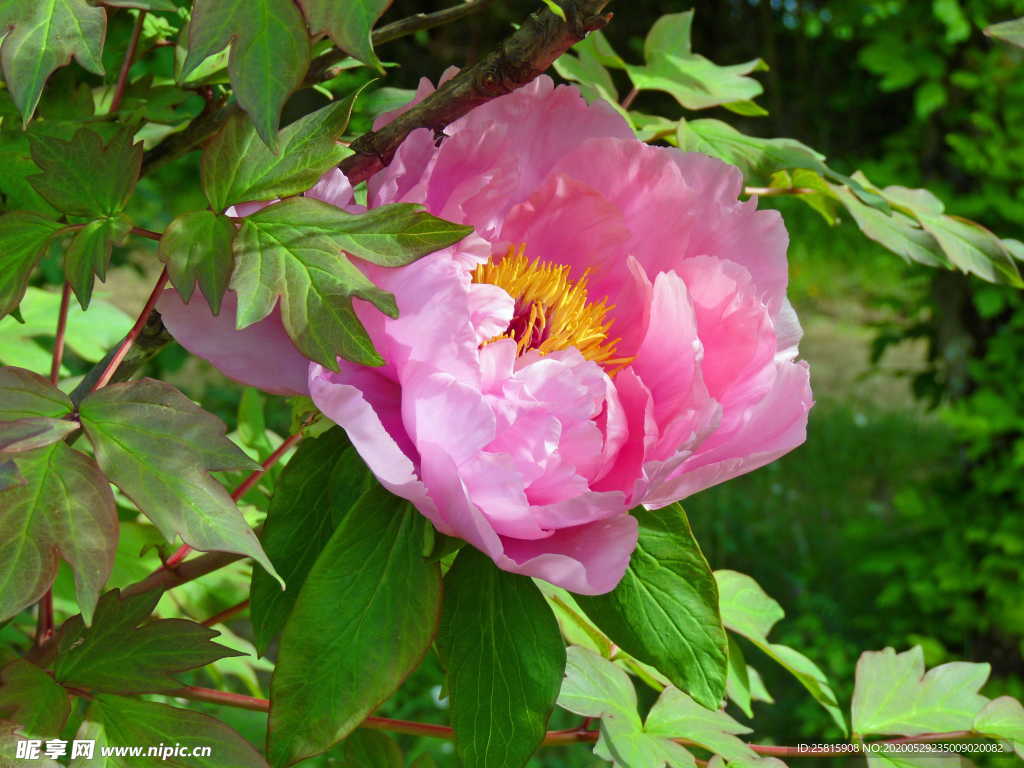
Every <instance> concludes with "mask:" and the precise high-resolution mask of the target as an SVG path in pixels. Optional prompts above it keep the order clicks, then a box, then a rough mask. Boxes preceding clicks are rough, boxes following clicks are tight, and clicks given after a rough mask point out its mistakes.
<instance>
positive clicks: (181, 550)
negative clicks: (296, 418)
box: [164, 432, 302, 568]
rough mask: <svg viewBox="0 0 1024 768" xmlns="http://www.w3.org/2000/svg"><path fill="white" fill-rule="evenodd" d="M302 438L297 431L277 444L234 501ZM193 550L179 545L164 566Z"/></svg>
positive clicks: (233, 494) (182, 558)
mask: <svg viewBox="0 0 1024 768" xmlns="http://www.w3.org/2000/svg"><path fill="white" fill-rule="evenodd" d="M301 439H302V432H296V433H295V434H294V435H292V436H291V437H289V438H288V439H287V440H285V441H284V442H283V443H281V444H280V445H279V446H277V449H276V450H275V451H274V452H273V453H272V454H270V455H269V456H268V457H267V458H266V459H265V460H264V462H263V464H261V465H260V468H259V469H257V470H255V471H253V473H252V474H251V475H249V476H248V477H247V478H245V480H243V481H242V482H241V484H240V485H239V486H238V487H237V488H235V490H234V491H232V492H231V499H232V501H238V500H239V499H240V498H242V497H243V496H245V494H247V493H248V492H249V491H250V489H251V488H252V487H253V486H254V485H256V483H258V482H259V481H260V478H261V477H263V473H264V472H266V471H267V470H268V469H270V468H271V467H272V466H274V464H276V463H277V461H278V460H279V459H280V458H281V457H282V456H284V454H285V453H287V451H288V449H289V448H291V447H292V446H293V445H295V444H296V443H297V442H299V440H301ZM191 551H192V547H190V546H189V545H188V544H182V545H181V546H180V547H178V550H177V551H176V552H175V553H174V554H173V555H171V556H170V557H168V558H167V560H166V561H164V568H174V567H175V566H176V565H178V563H180V562H181V561H182V560H184V559H185V558H186V557H187V556H188V553H189V552H191Z"/></svg>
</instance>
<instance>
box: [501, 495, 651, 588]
mask: <svg viewBox="0 0 1024 768" xmlns="http://www.w3.org/2000/svg"><path fill="white" fill-rule="evenodd" d="M637 535H638V534H637V522H636V518H634V517H632V516H631V515H628V514H621V515H619V516H617V517H613V518H610V519H608V520H602V521H600V522H596V523H588V524H587V525H581V526H579V527H577V528H563V529H562V530H560V531H558V532H557V533H555V534H554V535H553V536H552V537H551V538H549V539H543V540H541V541H520V540H517V539H502V543H503V544H504V550H505V552H504V554H505V558H502V559H499V560H497V561H496V562H497V563H498V567H499V568H503V569H504V570H506V571H512V572H513V573H521V574H524V575H526V576H533V577H535V578H538V579H544V580H545V581H548V582H551V583H552V584H555V585H557V586H559V587H564V588H565V589H568V590H569V591H570V592H576V593H577V594H580V595H601V594H604V593H605V592H610V591H611V590H613V589H614V588H615V585H616V584H618V583H619V581H621V580H622V575H623V574H624V573H625V572H626V568H627V567H628V566H629V558H630V555H632V553H633V550H634V549H636V541H637Z"/></svg>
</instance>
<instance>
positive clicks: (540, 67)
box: [339, 0, 611, 184]
mask: <svg viewBox="0 0 1024 768" xmlns="http://www.w3.org/2000/svg"><path fill="white" fill-rule="evenodd" d="M608 2H609V0H569V1H568V2H565V4H564V6H563V8H564V10H565V14H566V18H567V21H562V20H561V19H559V18H558V17H557V16H555V14H553V13H552V12H551V11H549V10H548V9H547V8H542V9H540V10H539V11H537V12H535V13H533V14H531V15H530V16H529V17H528V18H527V19H526V21H524V22H523V25H522V26H521V27H520V28H519V29H518V30H516V31H515V32H514V33H513V34H512V35H511V36H509V37H508V38H507V39H506V40H504V41H503V42H502V43H501V44H500V45H499V46H498V47H497V49H495V50H494V51H492V52H491V53H489V54H487V56H485V57H484V58H483V59H481V60H480V61H479V62H477V63H476V64H474V65H473V66H472V67H469V68H468V69H464V70H462V71H461V72H460V73H459V74H457V75H456V76H455V77H453V78H452V79H451V80H449V81H448V82H447V83H445V84H444V85H442V86H441V87H440V88H438V89H437V90H436V91H435V92H434V93H432V94H431V95H430V96H428V97H427V98H426V99H424V100H423V101H422V102H420V103H419V104H417V105H416V106H415V107H413V108H412V109H410V110H408V111H407V112H405V113H403V114H402V115H400V116H399V117H397V118H395V119H394V120H393V121H391V122H390V123H388V124H387V125H386V126H384V127H383V128H381V129H380V130H379V131H371V132H370V133H367V134H364V135H363V136H360V137H359V138H358V139H356V140H355V141H354V142H352V144H351V145H350V146H351V148H352V150H354V152H355V154H353V155H351V156H350V157H348V158H346V159H345V160H344V161H343V162H342V163H341V165H340V166H339V167H340V168H341V170H342V171H344V173H345V175H346V176H348V179H349V181H350V182H351V183H352V184H357V183H358V182H360V181H364V180H366V179H368V178H370V177H371V176H372V175H373V174H375V173H376V172H377V171H379V170H380V169H381V168H384V167H385V166H386V165H387V164H388V163H390V162H391V158H392V157H394V154H395V151H396V150H397V149H398V147H399V146H400V145H401V143H402V142H403V141H405V137H406V136H408V135H409V134H410V133H411V132H412V131H414V130H416V129H417V128H430V129H431V130H433V131H434V133H435V134H437V135H439V136H440V135H441V132H442V131H443V130H444V128H445V126H447V125H448V124H449V123H451V122H453V121H455V120H457V119H459V118H460V117H462V116H463V115H465V114H466V113H467V112H469V111H470V110H472V109H473V108H474V107H478V106H480V105H481V104H484V103H486V102H488V101H490V100H491V99H495V98H497V97H498V96H504V95H505V94H507V93H511V92H512V91H514V90H516V89H517V88H520V87H522V86H524V85H526V84H527V83H529V82H530V81H531V80H533V79H534V78H535V77H537V75H539V74H541V73H542V72H544V70H546V69H547V68H548V67H549V66H551V63H552V62H553V61H554V60H555V59H557V58H558V57H559V56H561V55H562V54H563V53H565V52H566V51H567V50H568V49H569V48H571V47H572V46H573V45H575V44H576V43H577V42H579V41H580V40H582V39H583V38H584V37H586V35H587V33H589V32H592V31H593V30H595V29H600V28H601V27H603V26H604V25H605V24H607V23H608V21H609V20H610V19H611V14H606V13H603V12H602V11H603V10H604V7H605V6H606V5H607V4H608Z"/></svg>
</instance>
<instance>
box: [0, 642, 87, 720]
mask: <svg viewBox="0 0 1024 768" xmlns="http://www.w3.org/2000/svg"><path fill="white" fill-rule="evenodd" d="M69 714H71V703H70V702H69V701H68V695H67V693H65V691H64V689H63V688H61V687H60V686H59V685H57V684H56V683H55V682H53V679H52V678H51V677H50V676H49V675H48V674H46V672H44V671H43V670H41V669H40V668H39V667H37V666H36V665H35V664H31V663H29V662H28V661H25V660H24V659H15V660H14V661H12V662H11V663H10V664H8V665H7V666H6V667H4V668H3V669H2V670H0V719H5V720H13V721H14V722H16V723H18V725H20V726H21V730H22V731H23V732H24V733H25V734H27V735H29V736H36V737H39V736H42V737H46V736H57V735H58V734H59V733H60V730H61V728H63V727H64V723H65V722H66V721H67V719H68V715H69Z"/></svg>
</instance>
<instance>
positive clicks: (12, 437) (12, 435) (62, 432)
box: [0, 417, 78, 453]
mask: <svg viewBox="0 0 1024 768" xmlns="http://www.w3.org/2000/svg"><path fill="white" fill-rule="evenodd" d="M77 429H78V422H76V421H65V420H63V419H50V418H43V417H35V418H28V419H16V420H14V421H2V422H0V453H21V452H22V451H32V450H35V449H36V448H42V447H43V446H44V445H49V444H50V443H55V442H57V441H58V440H63V439H64V438H65V437H67V436H68V435H70V434H71V433H72V432H74V431H75V430H77Z"/></svg>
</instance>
